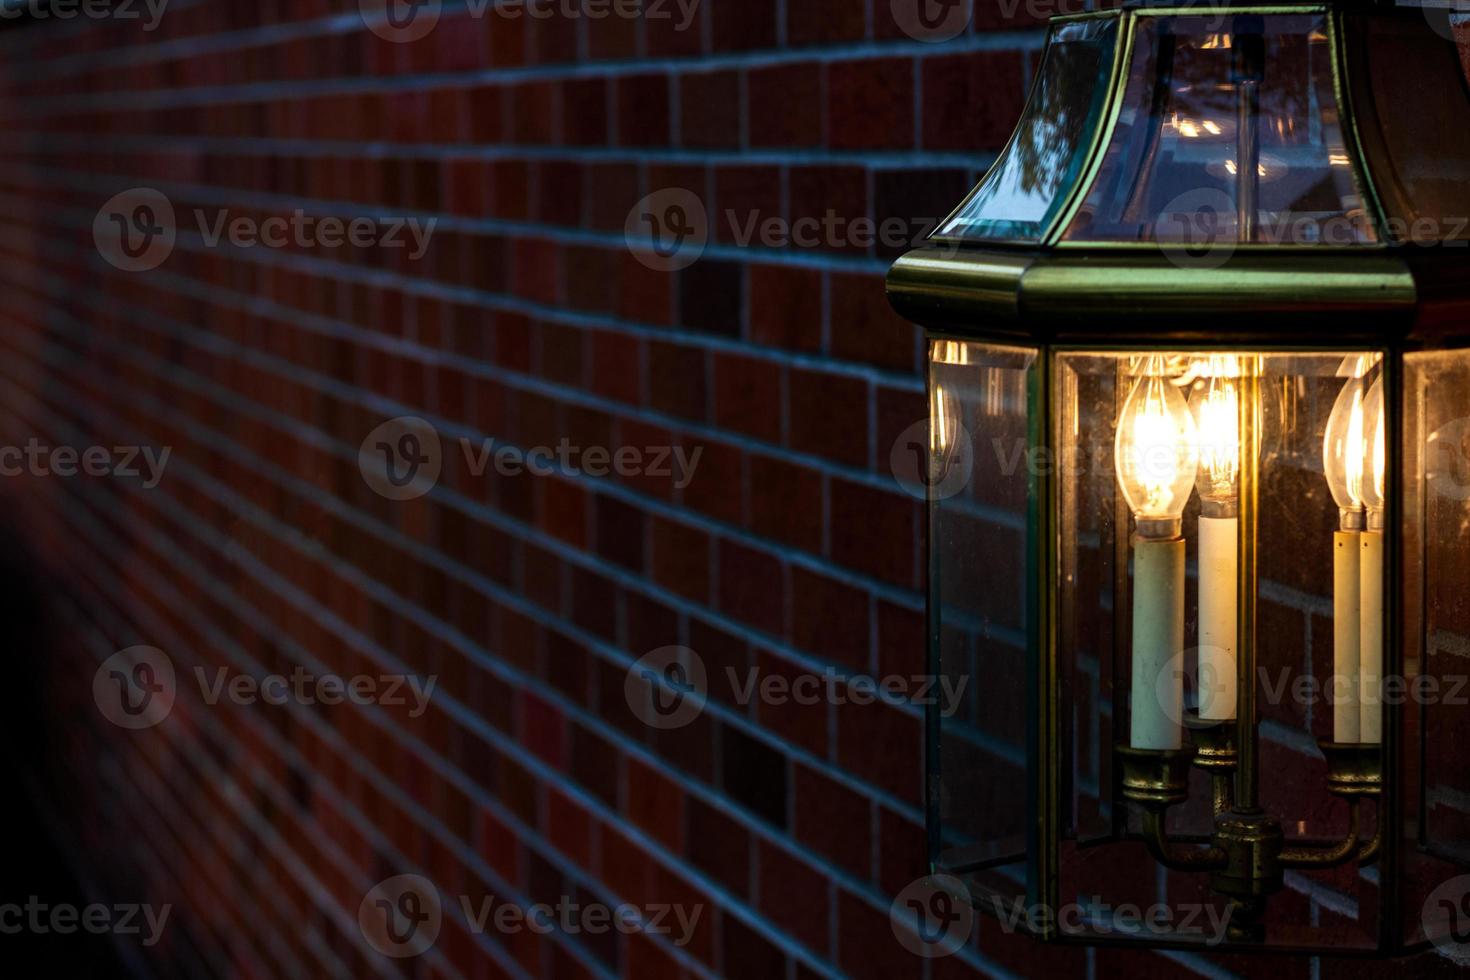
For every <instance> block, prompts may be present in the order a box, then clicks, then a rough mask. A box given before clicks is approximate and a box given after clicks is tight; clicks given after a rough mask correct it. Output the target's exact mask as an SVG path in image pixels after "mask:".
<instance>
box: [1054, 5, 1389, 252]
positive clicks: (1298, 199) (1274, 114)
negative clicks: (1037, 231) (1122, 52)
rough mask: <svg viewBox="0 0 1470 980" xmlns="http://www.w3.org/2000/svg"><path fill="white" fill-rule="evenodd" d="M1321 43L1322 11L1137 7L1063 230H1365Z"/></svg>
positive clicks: (1125, 237) (1314, 235)
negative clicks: (1097, 149)
mask: <svg viewBox="0 0 1470 980" xmlns="http://www.w3.org/2000/svg"><path fill="white" fill-rule="evenodd" d="M1332 47H1333V46H1332V40H1331V37H1330V35H1329V33H1328V21H1327V17H1326V15H1325V14H1321V13H1302V14H1272V15H1262V14H1229V15H1224V16H1221V15H1213V16H1198V15H1189V16H1144V15H1139V16H1138V19H1137V26H1136V27H1135V29H1134V42H1133V52H1132V64H1131V65H1130V66H1129V68H1128V72H1129V77H1128V82H1127V87H1126V91H1125V94H1124V96H1123V102H1122V105H1121V107H1120V109H1119V112H1118V117H1117V123H1116V126H1115V129H1114V131H1113V133H1112V136H1111V140H1110V143H1109V145H1108V147H1107V150H1106V152H1105V154H1104V156H1103V159H1102V163H1101V167H1100V169H1099V171H1098V173H1097V176H1096V178H1095V179H1094V181H1093V183H1092V186H1091V188H1090V189H1089V191H1088V194H1087V197H1086V200H1085V203H1084V204H1083V206H1082V207H1081V209H1080V210H1079V211H1078V213H1077V215H1076V217H1075V218H1074V219H1073V220H1072V223H1071V225H1070V227H1069V228H1068V229H1067V231H1066V233H1065V236H1064V238H1065V239H1066V240H1067V241H1078V242H1082V241H1113V242H1166V243H1185V242H1198V241H1200V240H1201V239H1207V240H1209V241H1211V242H1232V243H1258V244H1285V245H1316V244H1330V245H1362V244H1369V243H1372V242H1374V241H1375V233H1374V231H1373V228H1372V224H1371V222H1370V221H1369V220H1368V219H1367V215H1366V212H1365V210H1364V204H1363V197H1362V192H1361V190H1360V188H1359V181H1358V178H1357V175H1356V173H1355V170H1354V167H1353V162H1352V156H1351V154H1350V153H1349V152H1348V147H1347V145H1346V143H1345V141H1344V139H1343V133H1342V129H1341V126H1340V125H1339V122H1338V118H1339V110H1338V106H1337V97H1336V94H1335V91H1334V83H1333V78H1334V73H1333V53H1332ZM1243 160H1244V161H1247V162H1246V163H1245V164H1244V165H1242V161H1243ZM1251 160H1254V161H1255V165H1254V167H1252V166H1251V165H1250V164H1249V161H1251Z"/></svg>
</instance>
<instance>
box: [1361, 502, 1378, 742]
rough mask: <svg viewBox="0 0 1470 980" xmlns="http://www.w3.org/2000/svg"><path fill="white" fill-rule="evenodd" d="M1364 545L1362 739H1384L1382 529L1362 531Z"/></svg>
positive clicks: (1369, 740) (1368, 740) (1362, 584)
mask: <svg viewBox="0 0 1470 980" xmlns="http://www.w3.org/2000/svg"><path fill="white" fill-rule="evenodd" d="M1362 540H1363V547H1362V559H1361V566H1360V568H1359V575H1358V581H1359V582H1360V583H1361V588H1360V589H1359V596H1360V602H1361V606H1362V616H1361V617H1360V619H1359V622H1360V624H1361V626H1360V629H1361V642H1362V662H1361V667H1362V680H1361V683H1360V686H1359V691H1358V694H1359V699H1360V702H1361V714H1360V715H1359V725H1358V740H1359V741H1361V742H1373V743H1377V742H1381V741H1383V707H1382V702H1381V699H1380V696H1379V687H1380V685H1381V684H1382V681H1383V535H1382V533H1380V532H1378V531H1365V532H1363V534H1362Z"/></svg>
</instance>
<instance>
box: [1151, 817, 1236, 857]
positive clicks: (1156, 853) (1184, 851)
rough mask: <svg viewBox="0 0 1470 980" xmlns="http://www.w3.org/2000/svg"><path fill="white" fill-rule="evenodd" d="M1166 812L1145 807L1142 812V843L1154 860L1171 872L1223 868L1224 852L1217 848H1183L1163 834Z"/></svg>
mask: <svg viewBox="0 0 1470 980" xmlns="http://www.w3.org/2000/svg"><path fill="white" fill-rule="evenodd" d="M1166 812H1167V811H1165V810H1162V809H1157V808H1154V807H1147V808H1145V809H1144V811H1143V841H1144V843H1145V844H1146V845H1148V852H1149V853H1150V854H1152V855H1153V857H1154V860H1155V861H1158V862H1159V863H1160V864H1162V865H1163V866H1164V867H1166V868H1168V869H1170V870H1171V871H1213V870H1216V869H1218V868H1223V867H1225V861H1226V857H1225V852H1224V851H1222V850H1220V848H1218V847H1214V846H1211V847H1205V848H1198V849H1195V848H1184V847H1181V846H1179V845H1177V844H1175V843H1173V842H1171V841H1170V840H1169V837H1168V834H1166V833H1165V832H1164V815H1165V813H1166Z"/></svg>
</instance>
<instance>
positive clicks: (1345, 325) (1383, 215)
mask: <svg viewBox="0 0 1470 980" xmlns="http://www.w3.org/2000/svg"><path fill="white" fill-rule="evenodd" d="M1449 22H1450V21H1449V17H1448V16H1447V15H1446V14H1445V12H1444V11H1436V10H1424V9H1417V8H1404V7H1396V6H1389V5H1386V4H1377V3H1372V2H1346V0H1336V2H1316V3H1297V2H1287V3H1277V4H1273V5H1270V6H1261V5H1249V6H1247V5H1244V4H1241V3H1231V2H1228V0H1223V2H1222V0H1212V2H1211V3H1210V4H1209V5H1208V6H1202V5H1200V4H1198V3H1194V4H1190V3H1188V2H1187V0H1186V2H1181V3H1173V4H1169V3H1159V2H1149V3H1134V4H1128V5H1125V6H1124V7H1123V8H1121V9H1118V10H1110V11H1105V12H1098V13H1089V14H1080V15H1075V16H1068V17H1058V18H1055V19H1054V20H1053V21H1052V25H1051V31H1050V35H1049V37H1048V40H1047V44H1046V48H1045V50H1044V52H1043V54H1042V57H1041V60H1040V63H1039V65H1038V67H1037V69H1036V74H1035V78H1034V81H1033V84H1032V88H1031V95H1030V98H1029V100H1028V103H1027V106H1026V108H1025V111H1024V112H1023V114H1022V117H1021V120H1020V123H1019V124H1018V125H1017V127H1016V130H1015V133H1014V134H1013V135H1012V136H1011V138H1010V141H1009V142H1008V143H1007V145H1006V147H1005V149H1004V150H1003V151H1002V152H1001V154H1000V155H999V157H998V158H997V160H996V162H995V164H994V166H992V167H991V169H990V171H989V172H988V173H987V174H986V175H985V177H984V178H983V179H982V180H981V181H980V183H979V185H978V186H976V187H975V189H974V190H973V191H972V192H971V193H970V194H969V196H968V197H966V198H965V200H964V201H963V202H962V203H961V204H960V205H959V206H958V207H957V208H956V209H955V211H954V212H953V213H952V214H951V215H950V216H949V217H948V218H947V219H946V220H945V221H943V222H941V223H940V225H939V226H938V227H937V228H936V230H935V232H934V233H933V235H931V237H930V239H929V241H928V242H927V243H926V244H925V245H924V246H923V247H922V248H919V249H916V250H914V251H912V252H909V253H908V254H906V255H904V256H903V257H902V258H900V259H899V260H898V262H897V263H895V265H894V267H893V269H892V271H891V272H890V274H889V283H888V288H889V295H890V299H891V301H892V303H893V305H894V307H895V308H896V309H897V310H898V311H899V312H900V313H903V314H904V315H906V316H908V317H909V318H910V319H913V320H915V321H917V322H919V323H922V324H924V325H925V326H927V327H931V328H934V329H940V330H949V331H953V332H957V333H962V334H982V335H990V336H997V335H998V336H1023V337H1031V338H1035V339H1048V338H1050V339H1057V340H1066V339H1068V338H1072V339H1076V340H1079V341H1083V340H1087V339H1090V338H1096V337H1098V336H1099V335H1105V336H1113V335H1116V333H1117V331H1118V330H1119V328H1120V324H1122V325H1123V329H1125V330H1133V329H1136V330H1137V331H1138V333H1139V334H1140V335H1141V336H1143V337H1149V336H1155V335H1157V336H1160V337H1163V336H1167V337H1168V338H1169V339H1170V340H1189V341H1191V342H1195V343H1209V342H1212V341H1215V342H1222V343H1223V342H1227V341H1234V342H1244V341H1247V340H1249V341H1251V342H1254V343H1268V342H1270V341H1271V340H1273V339H1278V340H1284V339H1286V337H1284V336H1283V335H1287V336H1290V339H1291V340H1293V341H1294V342H1301V341H1302V339H1303V337H1302V334H1312V333H1316V334H1321V333H1322V332H1323V330H1324V327H1325V326H1327V325H1328V324H1331V333H1330V335H1329V336H1324V337H1323V338H1322V339H1323V341H1324V342H1330V343H1342V342H1344V341H1345V340H1349V339H1351V340H1354V341H1369V342H1383V343H1395V342H1397V341H1399V340H1402V339H1409V338H1411V337H1412V338H1414V339H1416V340H1417V341H1418V342H1420V343H1424V344H1429V345H1438V344H1456V345H1457V346H1458V345H1460V344H1459V343H1457V342H1456V337H1457V336H1458V335H1457V333H1456V331H1457V330H1458V331H1465V332H1466V334H1467V336H1466V339H1465V340H1464V343H1470V275H1467V273H1470V81H1467V69H1466V66H1465V65H1464V64H1462V62H1461V59H1460V54H1459V51H1458V49H1457V47H1456V45H1455V43H1454V41H1453V39H1452V34H1451V31H1450V28H1449V27H1448V24H1449Z"/></svg>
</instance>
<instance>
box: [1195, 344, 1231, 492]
mask: <svg viewBox="0 0 1470 980" xmlns="http://www.w3.org/2000/svg"><path fill="white" fill-rule="evenodd" d="M1239 375H1240V366H1239V364H1238V363H1237V362H1236V359H1235V357H1234V356H1233V355H1230V354H1215V355H1212V356H1211V357H1210V360H1209V363H1208V366H1207V367H1206V371H1205V378H1204V381H1203V386H1202V387H1201V388H1200V389H1199V390H1198V391H1197V392H1196V394H1195V397H1194V413H1195V425H1196V426H1197V427H1198V429H1199V440H1200V446H1199V451H1200V452H1199V464H1200V465H1199V492H1200V496H1201V497H1203V498H1205V499H1207V500H1218V501H1228V500H1233V499H1235V497H1236V496H1237V493H1238V489H1237V481H1238V480H1239V479H1240V393H1239V389H1238V388H1237V384H1236V378H1237V377H1239Z"/></svg>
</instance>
